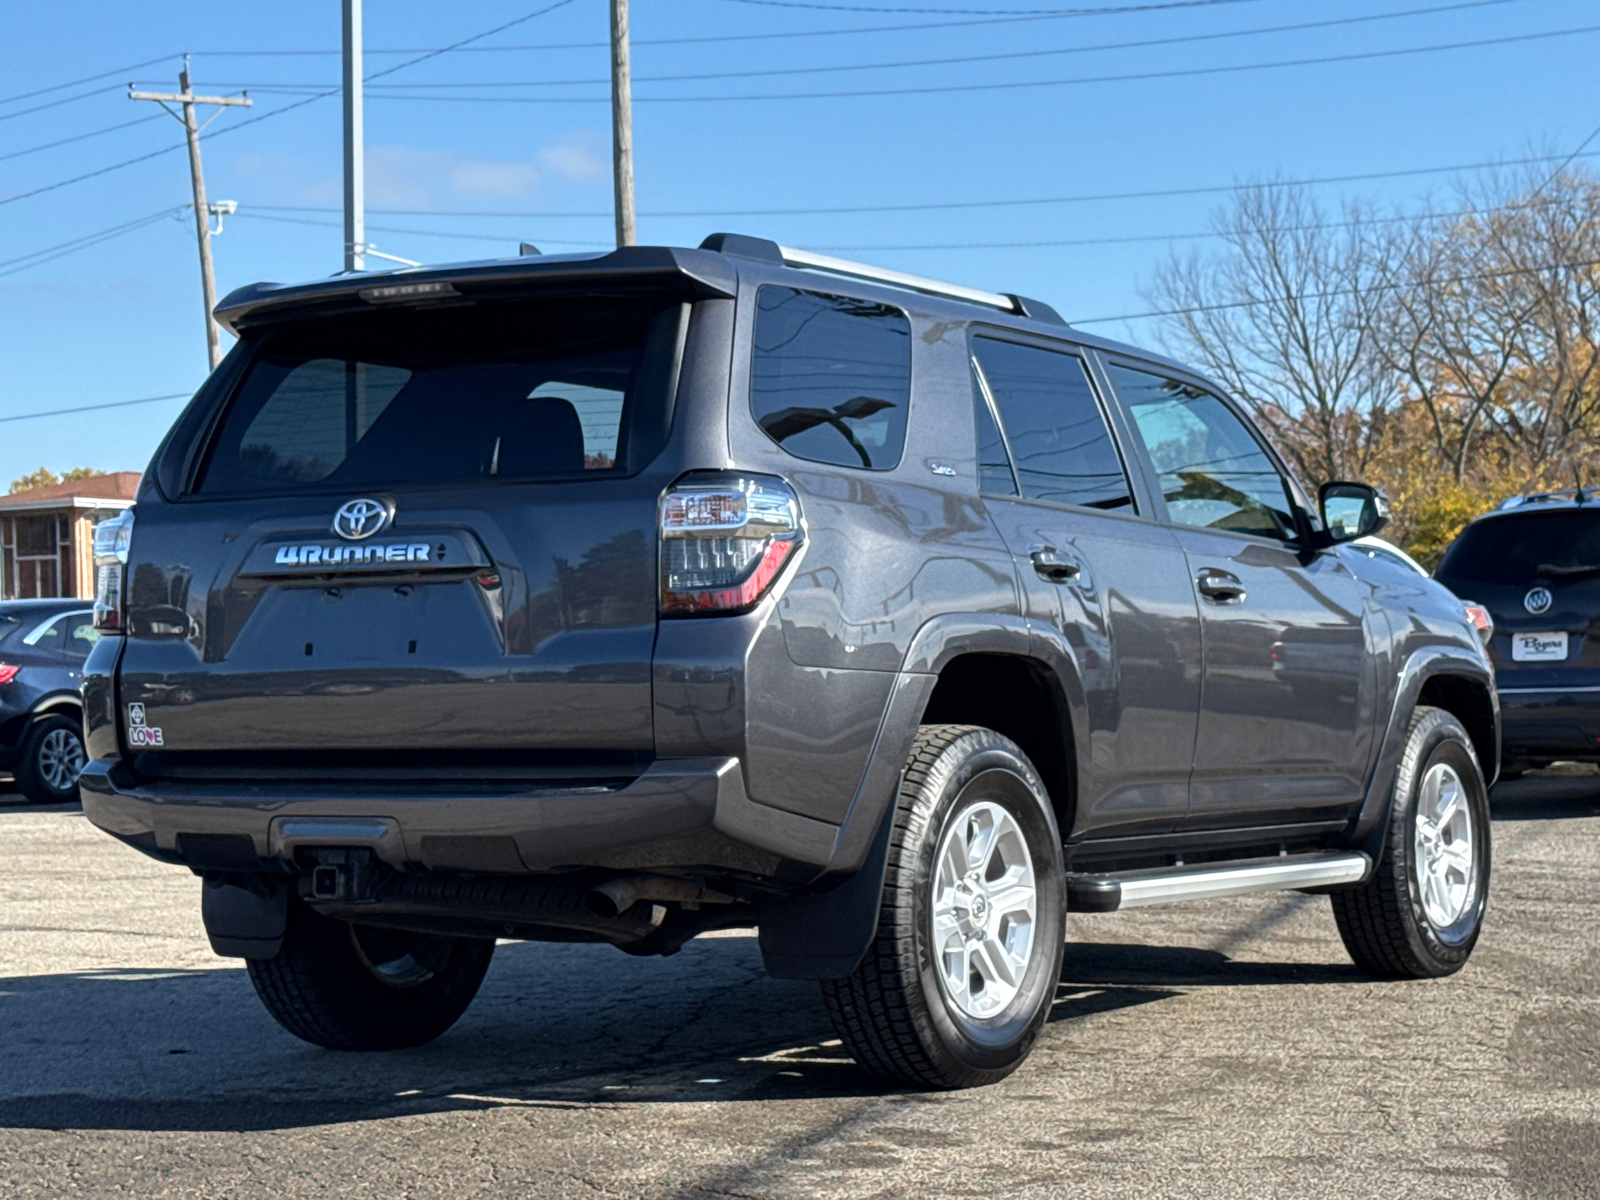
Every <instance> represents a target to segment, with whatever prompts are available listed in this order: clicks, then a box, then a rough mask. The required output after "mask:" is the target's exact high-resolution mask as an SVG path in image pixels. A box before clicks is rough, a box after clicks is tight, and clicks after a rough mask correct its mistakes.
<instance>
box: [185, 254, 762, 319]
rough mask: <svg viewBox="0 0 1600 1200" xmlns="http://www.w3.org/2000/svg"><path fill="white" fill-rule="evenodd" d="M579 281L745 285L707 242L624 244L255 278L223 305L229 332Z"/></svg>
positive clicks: (682, 287)
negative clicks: (603, 249) (312, 278)
mask: <svg viewBox="0 0 1600 1200" xmlns="http://www.w3.org/2000/svg"><path fill="white" fill-rule="evenodd" d="M573 285H578V286H581V287H582V288H584V289H585V290H590V289H592V290H595V291H604V290H608V289H610V288H615V287H619V286H626V287H627V288H629V289H630V290H632V289H642V290H648V291H658V290H659V291H677V292H680V293H681V292H687V293H688V294H689V295H691V296H693V297H695V298H696V299H704V300H711V299H729V298H732V297H733V296H734V295H735V294H736V293H737V290H738V276H737V274H736V272H735V269H734V267H733V264H731V263H729V262H728V261H727V259H725V258H724V257H723V256H722V255H720V254H716V253H713V252H711V251H708V250H683V249H678V248H675V247H667V246H623V247H619V248H618V249H616V250H613V251H611V252H609V253H607V254H541V255H531V254H530V255H526V256H523V257H520V258H509V259H493V260H490V261H487V262H474V263H455V264H451V265H449V266H441V267H408V268H405V269H402V270H398V271H353V272H349V273H346V274H340V275H335V276H333V277H332V278H331V279H324V280H320V281H318V282H316V283H299V284H284V283H252V284H249V285H248V286H246V287H242V288H237V289H236V290H234V291H232V292H229V293H228V295H227V296H225V297H224V298H223V300H222V303H220V304H218V305H217V307H216V318H217V323H218V324H219V325H221V326H222V327H223V328H224V329H226V330H228V331H229V332H230V333H233V334H236V335H237V334H238V333H239V332H240V331H241V330H243V329H246V328H248V327H251V326H255V325H262V324H268V323H271V322H273V321H279V320H284V319H286V318H290V317H293V318H295V319H302V318H305V317H318V316H335V315H338V314H340V313H349V312H359V311H363V310H366V309H369V308H372V307H376V306H382V307H386V308H387V307H412V306H415V307H421V306H425V305H436V304H459V303H463V302H471V301H474V300H480V299H482V300H489V299H512V298H516V297H519V296H525V295H527V294H528V291H529V289H530V287H536V288H538V289H540V290H543V289H545V288H547V287H556V288H561V287H571V286H573Z"/></svg>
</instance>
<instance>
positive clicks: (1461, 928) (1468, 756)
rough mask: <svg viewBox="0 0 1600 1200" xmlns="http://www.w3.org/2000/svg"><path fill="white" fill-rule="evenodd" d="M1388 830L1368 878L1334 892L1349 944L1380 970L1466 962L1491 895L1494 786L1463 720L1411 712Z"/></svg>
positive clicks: (1440, 969) (1441, 968)
mask: <svg viewBox="0 0 1600 1200" xmlns="http://www.w3.org/2000/svg"><path fill="white" fill-rule="evenodd" d="M1388 822H1389V825H1388V831H1387V833H1388V836H1387V837H1386V839H1385V841H1384V847H1383V857H1382V859H1381V860H1380V861H1379V863H1378V865H1377V867H1376V868H1375V869H1374V871H1373V874H1372V878H1371V879H1369V880H1368V881H1367V882H1366V883H1364V884H1363V885H1361V886H1360V887H1358V888H1352V889H1349V890H1346V891H1338V892H1334V893H1332V896H1331V898H1332V900H1333V915H1334V919H1335V920H1336V921H1337V922H1338V925H1339V936H1340V937H1341V938H1343V939H1344V944H1345V949H1347V950H1348V951H1349V952H1350V957H1351V958H1352V959H1354V960H1355V963H1356V965H1357V966H1358V967H1360V968H1361V969H1362V970H1363V971H1366V972H1367V973H1368V974H1369V975H1373V976H1376V977H1377V978H1380V979H1431V978H1436V977H1438V976H1441V975H1451V974H1454V973H1455V972H1456V971H1459V970H1460V969H1461V968H1462V967H1463V966H1465V965H1466V961H1467V959H1468V958H1469V957H1471V955H1472V948H1473V947H1474V946H1475V945H1477V942H1478V934H1479V932H1480V931H1481V930H1482V928H1483V914H1484V910H1485V908H1486V906H1487V904H1488V897H1489V871H1490V861H1491V855H1490V846H1489V791H1488V788H1486V787H1485V786H1484V782H1483V772H1482V771H1481V770H1480V769H1479V767H1478V759H1477V756H1476V755H1475V754H1474V753H1473V750H1472V740H1471V739H1470V738H1469V737H1468V736H1467V731H1466V730H1465V729H1464V728H1462V726H1461V722H1460V721H1458V720H1456V718H1455V717H1454V716H1452V715H1451V714H1450V713H1448V712H1446V711H1445V710H1444V709H1442V708H1426V707H1420V708H1418V709H1417V710H1416V712H1415V713H1414V714H1413V715H1412V718H1411V729H1410V732H1409V735H1408V737H1407V740H1406V749H1405V754H1404V755H1403V756H1402V757H1401V760H1400V769H1399V771H1397V772H1396V774H1395V784H1394V797H1393V799H1392V800H1391V801H1390V804H1389V815H1388Z"/></svg>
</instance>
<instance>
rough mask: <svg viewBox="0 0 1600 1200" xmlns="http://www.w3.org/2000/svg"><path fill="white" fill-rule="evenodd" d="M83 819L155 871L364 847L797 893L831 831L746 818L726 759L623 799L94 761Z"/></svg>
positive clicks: (475, 863) (821, 858) (244, 864)
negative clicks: (158, 769) (156, 777)
mask: <svg viewBox="0 0 1600 1200" xmlns="http://www.w3.org/2000/svg"><path fill="white" fill-rule="evenodd" d="M80 787H81V789H82V795H83V808H84V812H85V814H86V815H87V816H88V818H89V819H90V820H91V821H92V822H94V824H95V825H97V826H99V827H100V828H101V829H103V830H105V831H106V832H107V833H110V834H112V835H113V836H115V837H118V838H120V839H122V840H123V841H125V842H128V843H129V844H130V845H133V846H135V847H137V848H138V849H140V850H143V851H144V852H145V853H147V854H150V855H151V856H153V857H155V858H159V859H162V860H164V861H167V862H176V863H182V864H184V865H186V866H190V867H194V868H197V869H200V870H222V871H261V870H275V869H276V870H292V869H294V865H293V864H294V863H295V858H296V854H297V852H298V851H299V850H300V849H301V848H310V847H333V846H364V847H369V848H371V849H372V850H373V851H374V852H375V854H376V856H377V857H378V858H380V859H381V860H383V861H384V862H386V863H388V864H389V865H390V866H392V867H395V868H397V869H400V870H406V869H408V868H412V869H414V868H417V867H422V868H427V869H431V870H445V871H484V872H494V873H497V874H541V873H545V872H549V871H552V870H557V869H562V868H569V867H604V868H612V869H617V870H642V869H652V868H661V867H717V868H724V869H728V870H735V871H739V872H741V873H745V874H751V875H757V876H769V877H771V878H772V879H773V880H774V882H781V883H786V884H801V883H804V882H807V881H808V880H809V879H810V878H813V877H815V875H816V874H817V873H818V870H819V869H820V868H821V867H823V866H824V865H826V864H827V863H828V861H829V860H830V859H831V857H832V856H833V852H834V844H835V840H836V838H837V836H838V833H839V829H838V827H837V826H834V825H830V824H828V823H826V822H823V821H815V820H811V819H809V818H806V817H801V816H798V815H796V814H794V813H788V812H784V811H782V810H779V809H775V808H771V807H768V806H767V805H764V804H758V803H756V802H755V801H752V800H751V799H749V797H748V796H746V794H745V790H744V782H743V775H742V773H741V771H740V769H739V761H738V759H735V758H678V759H657V760H656V761H655V762H654V763H653V764H651V766H650V767H649V768H648V769H647V770H646V771H645V772H644V773H643V774H642V775H640V776H639V777H638V778H637V779H635V780H633V781H632V782H631V783H629V784H628V785H626V786H625V787H618V788H604V787H583V786H574V787H547V786H534V785H529V786H527V787H525V788H520V789H516V788H508V789H501V790H497V791H493V792H489V791H482V792H473V791H471V790H469V789H466V788H463V787H460V786H454V787H450V788H448V789H444V788H441V789H438V790H430V789H428V788H427V786H426V785H418V786H416V787H414V788H411V789H407V790H406V792H405V793H404V794H399V795H397V794H395V792H394V791H383V792H379V791H377V790H374V789H371V788H362V789H358V788H352V787H349V786H344V785H339V784H313V783H306V784H273V785H271V786H267V785H258V784H242V783H236V782H231V781H230V782H226V783H223V782H195V783H189V782H183V783H177V782H152V783H141V782H138V781H135V780H132V779H130V778H128V777H127V775H126V771H125V768H124V767H123V766H122V765H121V764H120V763H119V762H118V761H116V760H113V759H96V760H95V761H93V762H91V763H90V764H89V766H88V767H87V768H86V769H85V771H84V773H83V776H82V778H81V780H80Z"/></svg>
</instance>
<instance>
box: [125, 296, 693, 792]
mask: <svg viewBox="0 0 1600 1200" xmlns="http://www.w3.org/2000/svg"><path fill="white" fill-rule="evenodd" d="M686 311H687V310H686V308H685V306H682V305H678V304H676V303H668V302H662V301H646V300H644V299H640V298H629V297H618V298H611V299H588V298H576V297H575V298H566V299H561V300H555V301H544V302H526V303H516V304H512V303H505V304H481V305H472V306H464V307H458V308H441V309H433V310H429V309H410V310H405V311H380V312H373V313H368V314H361V315H356V316H348V317H340V318H335V319H328V320H323V321H308V322H302V323H299V324H287V325H284V326H281V327H276V328H271V329H268V330H267V331H265V332H264V333H260V334H255V335H252V336H251V339H250V343H251V344H250V345H249V347H248V352H249V353H250V354H251V355H252V359H251V362H250V365H249V366H248V368H247V369H245V370H244V371H243V373H242V376H241V379H240V382H239V383H238V384H237V386H236V387H235V388H234V390H233V393H232V395H231V396H229V397H228V398H227V399H226V401H225V402H224V403H223V404H222V405H221V407H220V410H219V412H218V413H217V415H216V418H215V420H214V421H213V423H212V431H211V432H210V433H209V435H208V436H207V438H206V439H205V442H204V444H203V445H202V446H197V447H193V448H183V447H179V448H176V450H175V451H174V452H189V453H191V457H192V458H193V459H194V460H195V465H194V466H193V467H192V468H191V470H190V472H189V476H188V480H187V485H186V492H185V494H184V495H183V496H181V497H179V498H177V499H176V500H175V501H173V502H168V503H159V502H154V501H151V502H142V503H141V504H140V506H139V508H138V510H137V516H136V525H135V532H134V537H133V543H132V550H131V561H130V563H129V568H128V570H129V576H128V596H129V613H128V617H129V627H130V637H129V639H128V644H127V647H126V650H125V652H124V655H123V658H122V667H121V685H122V695H121V699H122V700H123V702H124V703H125V704H127V705H135V704H137V705H140V706H142V707H141V708H140V709H139V710H138V712H139V714H140V715H141V716H142V718H143V724H144V725H145V727H146V728H148V729H159V730H160V731H161V732H160V734H159V735H157V736H155V737H153V738H152V737H151V736H150V735H148V734H147V735H141V736H142V740H143V742H144V744H145V745H146V746H147V747H153V746H156V745H159V746H160V747H161V749H160V751H159V752H155V753H147V754H146V755H145V756H144V760H143V762H142V764H141V763H140V762H138V761H136V767H140V766H141V765H142V766H143V767H145V768H149V769H151V770H158V769H160V770H164V769H177V768H182V769H184V770H194V771H200V772H202V773H206V774H214V773H227V772H239V771H244V772H248V771H249V770H251V769H252V768H253V767H255V766H260V765H262V764H272V765H274V766H283V765H286V764H298V765H299V766H303V767H305V768H306V769H312V768H315V767H317V766H318V765H319V764H320V765H322V766H335V767H337V766H340V765H348V766H355V767H361V766H384V767H386V768H388V769H394V770H401V769H405V768H406V766H407V764H409V763H413V762H415V763H423V762H426V763H428V764H432V765H433V766H434V767H439V766H440V765H441V764H446V765H448V764H449V763H450V762H451V761H452V760H451V759H449V758H448V757H447V756H442V752H450V751H454V752H459V753H460V755H461V757H460V759H459V762H460V763H461V764H463V765H470V766H471V767H472V768H474V769H488V768H489V767H492V766H493V765H494V764H496V763H502V765H504V766H505V768H506V769H507V770H511V771H520V770H521V769H522V768H523V767H525V766H526V765H527V764H528V763H529V762H544V763H556V762H559V761H561V760H562V759H564V758H571V759H573V760H574V761H577V760H583V761H594V760H595V758H596V756H597V755H598V756H599V757H600V758H601V759H605V758H606V756H607V755H609V756H610V757H611V758H613V759H617V760H619V761H620V760H623V759H627V758H628V757H629V756H630V755H631V756H634V757H637V756H640V755H643V754H647V753H648V752H649V750H650V749H651V745H652V740H653V739H652V726H651V711H650V683H649V663H650V654H651V648H652V645H653V640H654V635H655V620H656V549H655V534H654V527H655V507H656V498H657V496H658V494H659V492H660V489H661V486H662V481H661V480H659V479H656V478H654V477H652V476H651V475H650V473H649V471H648V470H645V469H644V468H645V466H646V465H647V464H648V463H649V462H650V461H651V459H652V458H653V457H654V456H655V454H656V452H657V451H658V450H659V449H660V448H661V446H662V444H663V443H664V440H665V437H666V430H667V422H668V420H669V418H670V405H671V399H672V395H671V389H672V387H673V383H674V380H675V377H676V376H675V369H676V368H675V363H674V362H673V359H672V348H673V347H675V346H677V345H679V344H681V341H680V337H679V329H678V323H679V322H681V321H683V320H685V319H686ZM125 715H126V714H125ZM497 753H498V754H499V755H500V757H498V758H497V757H496V754H497Z"/></svg>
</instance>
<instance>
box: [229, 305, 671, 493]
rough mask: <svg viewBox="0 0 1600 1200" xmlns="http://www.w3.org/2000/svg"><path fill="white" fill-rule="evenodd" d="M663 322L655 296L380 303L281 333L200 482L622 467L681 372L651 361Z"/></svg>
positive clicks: (428, 478)
mask: <svg viewBox="0 0 1600 1200" xmlns="http://www.w3.org/2000/svg"><path fill="white" fill-rule="evenodd" d="M650 322H651V314H650V313H649V312H648V311H647V309H646V308H645V306H644V304H643V303H642V302H635V301H627V300H566V301H562V302H561V303H559V304H557V303H552V302H543V303H537V304H515V305H512V304H503V305H498V304H497V305H468V306H462V307H459V308H447V309H434V310H428V309H421V310H408V311H403V312H402V311H392V312H375V313H371V314H362V315H360V316H355V317H347V318H340V319H332V320H327V321H320V322H316V323H306V324H304V325H299V326H294V327H290V328H286V329H282V330H279V331H276V332H272V333H269V334H267V335H266V336H265V337H263V338H261V340H260V342H259V345H258V348H257V350H256V353H255V356H254V360H253V361H252V363H251V365H250V367H249V369H248V371H247V373H246V375H245V377H244V380H243V382H242V383H241V385H240V387H239V389H238V391H237V393H236V395H235V396H234V398H233V400H232V402H231V404H230V405H229V409H228V412H227V415H226V417H225V418H224V420H223V422H222V426H221V429H220V431H219V433H218V435H217V437H216V439H215V441H214V443H213V446H212V450H211V454H210V459H209V462H208V464H207V466H206V469H205V473H204V475H203V477H202V478H201V481H200V484H199V490H200V491H201V492H203V493H210V494H224V493H237V492H278V491H293V490H300V489H304V488H308V487H318V488H323V489H328V488H338V489H340V490H355V489H358V488H359V489H365V488H369V487H378V486H394V485H399V484H407V483H411V484H434V483H459V482H469V481H472V480H483V479H488V478H490V477H494V476H501V477H505V478H509V479H519V478H521V479H526V478H538V477H549V476H556V477H560V476H581V475H583V474H584V473H585V472H589V471H607V470H611V469H614V468H615V467H616V466H617V465H618V462H619V457H620V455H621V453H622V450H621V449H620V447H621V446H622V445H623V443H625V442H626V440H627V436H628V431H629V428H630V424H633V423H637V422H638V421H639V420H641V416H640V412H641V410H649V409H651V408H655V409H658V410H660V411H662V412H664V411H665V405H666V398H665V394H664V387H663V386H662V383H663V380H664V379H665V377H666V376H667V374H668V372H667V371H666V370H665V369H662V368H660V367H659V366H658V367H657V368H656V369H654V370H651V369H646V368H645V367H644V363H645V361H646V357H647V354H646V344H647V337H648V331H649V327H650ZM651 361H652V362H654V361H655V360H654V359H652V360H651ZM643 419H645V420H648V419H649V417H648V413H647V414H646V415H645V417H644V418H643ZM656 423H657V424H660V417H659V413H658V414H657V417H656Z"/></svg>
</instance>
